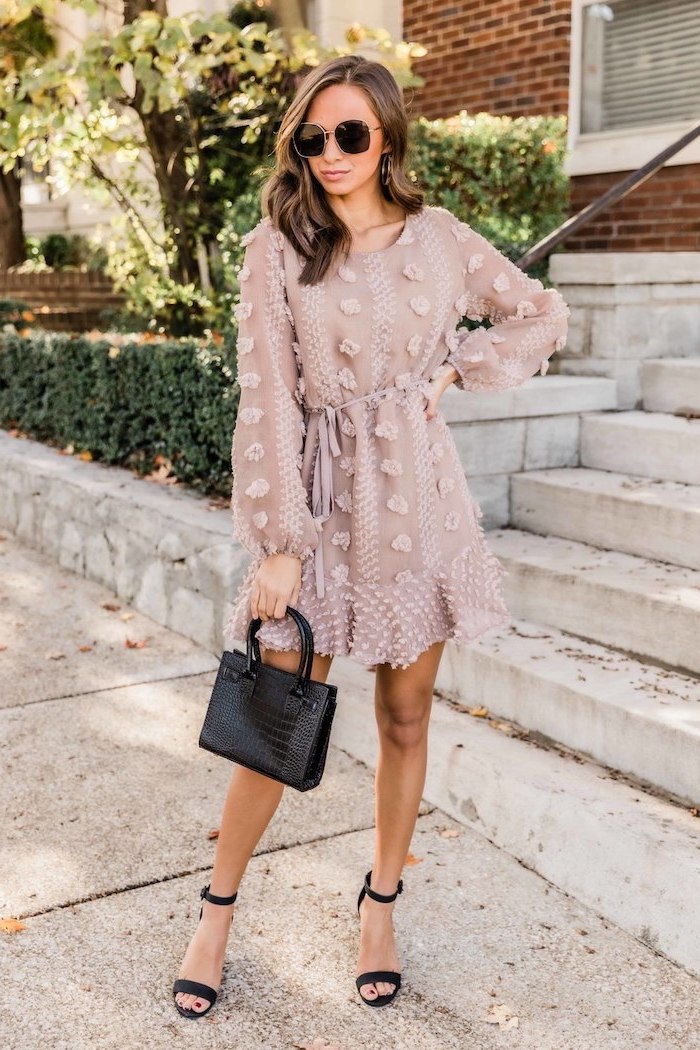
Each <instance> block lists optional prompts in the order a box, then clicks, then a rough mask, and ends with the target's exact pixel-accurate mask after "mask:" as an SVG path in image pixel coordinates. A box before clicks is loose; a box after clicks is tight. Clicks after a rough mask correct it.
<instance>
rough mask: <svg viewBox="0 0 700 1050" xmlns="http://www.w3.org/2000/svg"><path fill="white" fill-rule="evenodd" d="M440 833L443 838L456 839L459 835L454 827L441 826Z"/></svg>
mask: <svg viewBox="0 0 700 1050" xmlns="http://www.w3.org/2000/svg"><path fill="white" fill-rule="evenodd" d="M440 834H441V835H442V837H443V838H444V839H456V838H457V837H458V835H459V832H458V831H457V829H456V828H443V830H442V831H441V832H440Z"/></svg>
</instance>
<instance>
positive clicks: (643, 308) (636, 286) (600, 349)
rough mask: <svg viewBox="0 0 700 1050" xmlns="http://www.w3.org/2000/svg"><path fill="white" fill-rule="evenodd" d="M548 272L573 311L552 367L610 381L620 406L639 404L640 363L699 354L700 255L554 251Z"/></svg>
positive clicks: (697, 355)
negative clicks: (614, 388)
mask: <svg viewBox="0 0 700 1050" xmlns="http://www.w3.org/2000/svg"><path fill="white" fill-rule="evenodd" d="M550 275H551V278H552V280H553V281H554V283H555V284H556V286H557V288H558V289H559V290H560V292H561V294H562V295H563V296H564V299H565V300H566V302H567V303H568V305H569V308H570V310H571V317H570V318H569V334H568V340H567V344H566V346H565V347H564V349H563V350H562V351H561V352H560V353H559V354H557V355H556V356H555V357H554V358H553V361H552V369H553V370H554V371H555V372H558V373H560V374H566V375H585V376H609V377H610V378H613V379H615V380H616V381H617V384H618V403H619V407H620V408H639V407H640V406H641V383H640V374H639V369H640V364H641V362H642V361H644V360H647V359H649V358H660V357H700V252H587V253H573V252H557V253H555V254H554V255H552V256H551V258H550Z"/></svg>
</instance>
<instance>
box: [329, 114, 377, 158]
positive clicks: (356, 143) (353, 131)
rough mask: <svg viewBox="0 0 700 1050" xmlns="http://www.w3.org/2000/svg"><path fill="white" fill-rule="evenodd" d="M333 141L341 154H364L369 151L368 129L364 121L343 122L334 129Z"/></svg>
mask: <svg viewBox="0 0 700 1050" xmlns="http://www.w3.org/2000/svg"><path fill="white" fill-rule="evenodd" d="M335 140H336V142H337V143H338V146H339V147H340V149H342V151H343V153H364V152H365V151H366V150H368V149H369V128H368V127H367V125H366V124H365V122H364V120H344V121H343V122H342V124H339V125H338V127H337V128H336V129H335Z"/></svg>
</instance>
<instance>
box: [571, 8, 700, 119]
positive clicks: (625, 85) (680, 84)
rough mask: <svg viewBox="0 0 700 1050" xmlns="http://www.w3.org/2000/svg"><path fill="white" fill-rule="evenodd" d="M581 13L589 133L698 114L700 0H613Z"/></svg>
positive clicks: (583, 98)
mask: <svg viewBox="0 0 700 1050" xmlns="http://www.w3.org/2000/svg"><path fill="white" fill-rule="evenodd" d="M583 18H584V20H583V42H582V46H583V54H582V59H583V61H582V69H583V78H582V92H581V130H582V131H583V132H586V131H606V130H612V129H614V128H624V127H648V126H650V125H653V124H667V123H672V122H674V121H680V120H686V119H692V118H693V117H694V116H700V0H611V2H609V3H602V4H601V3H595V4H589V5H587V6H586V7H585V8H584V11H583Z"/></svg>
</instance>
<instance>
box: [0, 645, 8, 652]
mask: <svg viewBox="0 0 700 1050" xmlns="http://www.w3.org/2000/svg"><path fill="white" fill-rule="evenodd" d="M6 649H7V646H6V645H0V653H4V652H5V650H6Z"/></svg>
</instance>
